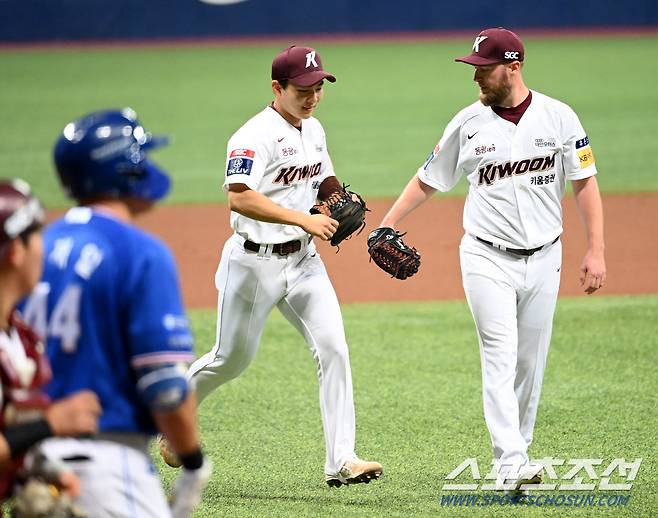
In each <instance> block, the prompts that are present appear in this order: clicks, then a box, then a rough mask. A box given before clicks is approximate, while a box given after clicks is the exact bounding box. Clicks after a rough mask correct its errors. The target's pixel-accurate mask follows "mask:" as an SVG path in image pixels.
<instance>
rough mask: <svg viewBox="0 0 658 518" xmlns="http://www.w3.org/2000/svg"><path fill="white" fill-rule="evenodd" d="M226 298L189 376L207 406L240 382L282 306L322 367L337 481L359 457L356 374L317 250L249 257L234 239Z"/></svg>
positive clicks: (220, 279)
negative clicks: (211, 340) (209, 344)
mask: <svg viewBox="0 0 658 518" xmlns="http://www.w3.org/2000/svg"><path fill="white" fill-rule="evenodd" d="M215 285H216V287H217V290H218V291H219V299H218V304H217V338H216V342H215V346H214V347H213V348H212V349H211V350H210V351H209V352H208V353H206V354H205V355H203V356H202V357H201V358H199V359H198V360H197V361H196V362H194V363H193V364H192V366H191V367H190V369H189V371H188V377H189V378H191V379H192V380H193V381H194V382H195V383H196V394H197V398H198V400H199V402H201V401H202V400H203V399H204V398H205V397H206V396H207V395H208V394H210V393H211V392H212V391H213V390H214V389H216V388H217V387H219V386H220V385H223V384H224V383H226V382H227V381H229V380H231V379H233V378H235V377H237V376H239V375H240V374H241V373H242V372H243V371H244V370H245V369H246V368H247V367H248V366H249V364H250V363H251V362H252V360H253V359H254V357H255V356H256V352H257V351H258V347H259V344H260V339H261V335H262V332H263V328H264V326H265V321H266V319H267V316H268V315H269V314H270V312H271V311H272V309H273V308H274V307H275V306H276V307H278V308H279V310H280V311H281V313H283V315H284V316H285V317H286V319H287V320H288V321H289V322H290V323H291V324H292V325H293V326H294V327H295V328H296V329H297V330H298V331H299V332H300V334H301V335H302V336H303V337H304V339H305V340H306V343H307V344H308V347H309V349H310V350H311V353H312V354H313V358H314V359H315V361H316V364H317V369H318V370H317V372H318V379H319V382H320V410H321V413H322V424H323V427H324V436H325V444H326V462H325V472H326V473H330V474H333V473H336V472H338V471H339V470H340V468H341V467H342V465H343V464H344V463H345V461H346V460H348V459H349V458H351V457H353V456H354V441H355V417H354V401H353V396H352V374H351V370H350V362H349V353H348V347H347V342H346V340H345V331H344V328H343V319H342V315H341V312H340V306H339V304H338V299H337V297H336V293H335V291H334V288H333V286H332V284H331V281H330V280H329V276H328V275H327V271H326V269H325V267H324V264H323V262H322V260H321V259H320V256H319V254H318V253H317V252H316V250H315V245H314V244H313V243H312V242H311V243H309V244H308V246H302V248H301V249H300V250H299V251H298V252H295V253H291V254H288V255H285V256H280V255H277V254H273V253H272V252H271V246H267V247H265V246H261V250H260V251H259V252H250V251H246V250H245V249H244V239H243V238H242V237H241V236H239V235H237V234H234V235H233V236H232V237H231V238H229V239H228V241H227V242H226V244H225V245H224V250H223V252H222V259H221V261H220V263H219V267H218V269H217V274H216V276H215Z"/></svg>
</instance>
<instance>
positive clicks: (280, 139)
mask: <svg viewBox="0 0 658 518" xmlns="http://www.w3.org/2000/svg"><path fill="white" fill-rule="evenodd" d="M284 138H286V137H281V138H278V139H276V141H277V142H281V141H282V140H283V139H284Z"/></svg>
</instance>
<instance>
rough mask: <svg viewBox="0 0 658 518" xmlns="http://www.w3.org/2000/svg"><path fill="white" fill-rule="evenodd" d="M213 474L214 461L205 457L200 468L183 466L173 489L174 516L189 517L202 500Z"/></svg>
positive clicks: (172, 508) (172, 505) (172, 509)
mask: <svg viewBox="0 0 658 518" xmlns="http://www.w3.org/2000/svg"><path fill="white" fill-rule="evenodd" d="M211 474H212V461H211V460H210V459H209V458H208V457H204V458H203V464H202V465H201V467H200V468H199V469H186V468H183V470H182V471H181V474H180V475H179V476H178V478H177V479H176V481H175V482H174V486H173V488H172V491H171V504H170V505H171V515H172V517H173V518H189V516H190V515H191V514H192V511H193V510H194V508H195V507H196V506H197V505H199V502H201V495H202V494H203V490H204V489H205V488H206V486H207V485H208V481H209V480H210V475H211Z"/></svg>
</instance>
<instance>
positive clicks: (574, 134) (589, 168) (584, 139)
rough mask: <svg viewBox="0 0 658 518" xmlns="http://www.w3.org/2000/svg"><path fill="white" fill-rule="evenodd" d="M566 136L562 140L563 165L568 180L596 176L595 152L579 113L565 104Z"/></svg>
mask: <svg viewBox="0 0 658 518" xmlns="http://www.w3.org/2000/svg"><path fill="white" fill-rule="evenodd" d="M565 110H566V112H565V121H564V122H565V125H564V138H563V141H562V167H563V168H564V173H565V175H566V178H567V180H581V179H583V178H588V177H590V176H594V175H595V174H596V173H597V171H596V165H595V161H594V153H593V151H592V147H591V146H590V144H589V137H588V136H587V134H586V133H585V130H584V129H583V126H582V124H581V123H580V120H579V119H578V115H576V113H575V112H574V111H573V110H572V109H571V108H569V107H568V106H566V105H565Z"/></svg>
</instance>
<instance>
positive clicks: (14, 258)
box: [2, 238, 26, 268]
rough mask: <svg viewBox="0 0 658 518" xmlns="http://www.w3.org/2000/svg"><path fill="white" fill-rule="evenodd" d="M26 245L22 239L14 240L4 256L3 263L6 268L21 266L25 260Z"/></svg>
mask: <svg viewBox="0 0 658 518" xmlns="http://www.w3.org/2000/svg"><path fill="white" fill-rule="evenodd" d="M25 252H26V250H25V244H24V243H23V241H22V240H21V239H20V238H16V239H13V240H12V241H11V242H10V243H9V244H8V245H7V247H6V248H5V250H4V252H3V254H2V262H3V264H4V265H6V266H11V267H14V268H15V267H17V266H20V265H21V264H22V263H23V261H24V259H25Z"/></svg>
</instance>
